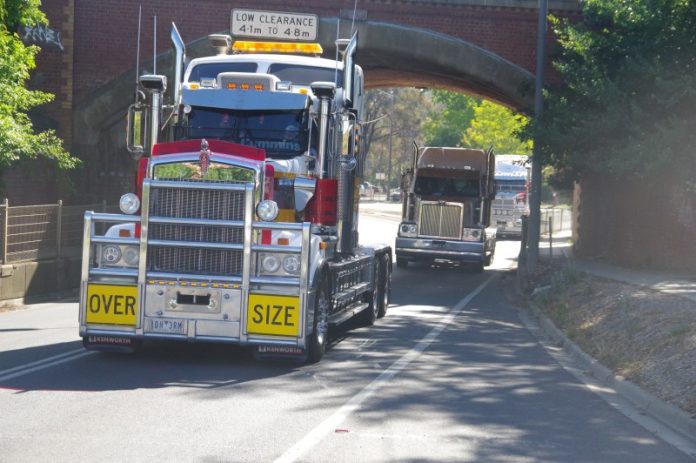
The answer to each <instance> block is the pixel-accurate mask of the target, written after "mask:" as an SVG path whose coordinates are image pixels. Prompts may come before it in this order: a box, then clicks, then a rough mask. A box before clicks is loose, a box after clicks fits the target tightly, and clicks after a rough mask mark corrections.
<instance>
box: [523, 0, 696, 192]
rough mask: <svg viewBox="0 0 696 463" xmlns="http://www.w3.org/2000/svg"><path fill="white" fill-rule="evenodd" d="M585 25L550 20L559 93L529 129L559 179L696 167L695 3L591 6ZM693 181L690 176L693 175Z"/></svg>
mask: <svg viewBox="0 0 696 463" xmlns="http://www.w3.org/2000/svg"><path fill="white" fill-rule="evenodd" d="M582 5H583V20H582V22H580V23H578V24H571V23H570V22H568V21H565V20H559V19H555V18H552V21H551V24H552V27H553V29H554V32H555V34H556V35H557V37H558V39H559V43H560V50H559V54H558V56H557V57H556V59H555V61H554V66H555V68H556V70H557V71H558V72H559V73H560V75H561V79H562V84H561V85H558V86H555V87H551V88H549V90H548V93H547V95H546V108H545V110H544V113H543V117H542V118H541V119H540V120H539V121H537V122H536V124H535V125H534V126H533V127H531V130H530V133H532V134H534V135H535V136H536V137H537V138H536V139H537V140H538V143H539V146H540V148H541V149H542V151H543V153H544V156H545V158H547V159H546V160H545V161H546V162H548V163H550V164H551V165H552V166H553V167H554V168H555V172H556V174H557V175H558V176H559V177H563V178H565V179H566V180H571V179H573V178H576V177H577V176H578V175H580V174H581V173H582V172H583V171H585V170H594V171H603V172H610V173H614V174H624V175H638V176H645V175H648V174H650V173H656V172H659V171H664V170H665V169H666V168H669V167H670V165H680V166H690V165H691V164H693V155H692V150H693V146H696V130H694V129H693V126H694V122H695V121H694V119H695V118H694V112H693V108H695V107H696V74H695V73H694V71H695V70H696V43H695V41H696V35H695V34H694V31H696V4H695V2H694V1H692V0H586V1H585V2H583V3H582ZM691 172H693V171H691Z"/></svg>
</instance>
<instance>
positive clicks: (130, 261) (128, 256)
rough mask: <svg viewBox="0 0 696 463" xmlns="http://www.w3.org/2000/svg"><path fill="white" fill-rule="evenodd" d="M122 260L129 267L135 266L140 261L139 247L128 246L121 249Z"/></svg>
mask: <svg viewBox="0 0 696 463" xmlns="http://www.w3.org/2000/svg"><path fill="white" fill-rule="evenodd" d="M123 261H124V262H125V263H126V265H128V266H130V267H137V266H138V262H139V261H140V249H138V248H136V247H135V246H128V247H126V249H124V250H123Z"/></svg>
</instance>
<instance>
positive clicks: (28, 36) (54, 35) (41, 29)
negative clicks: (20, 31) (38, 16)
mask: <svg viewBox="0 0 696 463" xmlns="http://www.w3.org/2000/svg"><path fill="white" fill-rule="evenodd" d="M22 40H23V41H25V42H30V43H35V44H38V45H50V46H53V47H57V48H59V49H60V51H63V50H65V48H63V44H62V43H61V41H60V32H58V31H54V30H53V29H51V28H50V27H48V26H44V25H38V26H25V27H24V37H22Z"/></svg>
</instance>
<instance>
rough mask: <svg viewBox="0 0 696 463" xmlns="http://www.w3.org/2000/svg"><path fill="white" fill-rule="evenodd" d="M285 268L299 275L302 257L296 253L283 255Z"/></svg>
mask: <svg viewBox="0 0 696 463" xmlns="http://www.w3.org/2000/svg"><path fill="white" fill-rule="evenodd" d="M283 270H285V272H286V273H289V274H291V275H297V274H298V273H300V259H299V258H298V257H297V256H296V255H294V254H290V255H289V256H285V257H283Z"/></svg>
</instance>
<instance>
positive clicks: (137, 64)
mask: <svg viewBox="0 0 696 463" xmlns="http://www.w3.org/2000/svg"><path fill="white" fill-rule="evenodd" d="M142 16H143V5H142V4H140V5H139V6H138V45H137V46H136V49H135V101H138V85H139V84H140V80H139V78H140V20H141V18H142Z"/></svg>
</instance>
